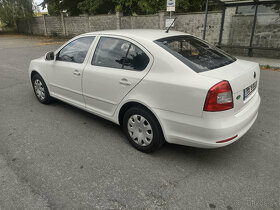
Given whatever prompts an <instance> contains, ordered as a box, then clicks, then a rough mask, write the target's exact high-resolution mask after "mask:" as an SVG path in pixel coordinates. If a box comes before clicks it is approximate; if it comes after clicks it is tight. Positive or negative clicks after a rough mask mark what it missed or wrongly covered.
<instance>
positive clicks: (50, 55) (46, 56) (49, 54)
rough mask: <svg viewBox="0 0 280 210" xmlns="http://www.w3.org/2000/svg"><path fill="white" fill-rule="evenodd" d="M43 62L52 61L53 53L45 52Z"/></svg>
mask: <svg viewBox="0 0 280 210" xmlns="http://www.w3.org/2000/svg"><path fill="white" fill-rule="evenodd" d="M45 60H47V61H51V60H54V52H47V53H46V55H45Z"/></svg>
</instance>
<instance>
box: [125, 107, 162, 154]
mask: <svg viewBox="0 0 280 210" xmlns="http://www.w3.org/2000/svg"><path fill="white" fill-rule="evenodd" d="M137 116H140V117H142V120H143V125H144V126H149V125H150V127H151V131H149V133H150V132H151V133H152V138H151V139H150V140H149V142H150V143H149V144H148V145H140V144H142V143H144V144H145V142H144V141H143V140H140V141H142V143H141V142H138V138H137V137H136V138H135V140H133V139H132V137H131V135H133V132H132V131H129V127H131V128H132V129H134V128H135V127H137V129H139V131H138V130H137V129H134V130H136V132H137V133H138V134H139V132H140V135H141V134H142V132H143V135H146V133H145V134H144V132H148V131H146V130H145V131H144V129H145V128H144V129H142V130H143V131H141V128H140V127H138V126H137V125H133V127H132V126H131V123H133V119H134V118H135V117H137ZM139 119H141V118H139ZM129 120H130V122H129ZM137 120H138V118H137ZM145 120H146V122H145ZM128 123H130V124H128ZM137 123H140V121H138V122H137ZM145 124H147V125H145ZM122 126H123V130H124V132H125V135H126V137H127V139H128V141H129V142H130V144H131V145H132V146H134V147H135V148H136V149H137V150H139V151H141V152H145V153H151V152H154V151H156V150H158V149H159V148H160V147H161V146H162V145H163V143H164V142H165V140H164V136H163V133H162V129H161V126H160V124H159V122H158V120H157V119H156V118H155V116H154V115H153V114H152V113H151V112H150V111H149V110H146V109H144V108H142V107H138V106H137V107H132V108H130V109H128V110H127V111H126V112H125V114H124V118H123V125H122ZM142 128H143V127H142ZM137 133H135V135H137ZM148 135H149V134H148ZM150 135H151V134H150ZM142 138H145V137H141V139H142ZM147 139H149V138H146V139H145V140H147ZM136 141H137V142H138V143H136Z"/></svg>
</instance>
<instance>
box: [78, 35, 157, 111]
mask: <svg viewBox="0 0 280 210" xmlns="http://www.w3.org/2000/svg"><path fill="white" fill-rule="evenodd" d="M91 59H92V60H91V62H88V64H87V66H86V67H85V69H84V73H83V95H84V98H85V102H86V107H87V108H88V109H90V110H91V111H93V112H96V113H99V114H102V115H107V116H111V115H113V113H114V111H115V109H116V107H117V105H118V104H119V103H120V102H121V100H122V99H123V98H124V96H125V95H126V94H127V93H128V92H129V91H130V90H131V89H132V88H133V87H135V86H136V85H137V83H139V82H140V80H141V79H142V78H143V77H144V76H145V75H146V74H147V72H148V71H149V69H150V67H151V65H152V61H153V60H152V56H151V55H150V54H149V52H148V51H147V50H146V49H145V48H143V47H142V46H141V45H139V44H137V43H136V42H134V41H133V40H130V39H125V38H119V37H114V36H101V37H100V38H99V41H98V43H97V46H96V48H95V50H94V52H92V56H91Z"/></svg>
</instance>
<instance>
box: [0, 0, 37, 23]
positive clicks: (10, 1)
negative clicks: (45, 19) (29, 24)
mask: <svg viewBox="0 0 280 210" xmlns="http://www.w3.org/2000/svg"><path fill="white" fill-rule="evenodd" d="M32 2H33V1H32V0H0V20H1V22H3V23H4V24H5V25H6V26H7V27H13V26H15V23H16V19H17V18H30V17H32V15H33V10H32Z"/></svg>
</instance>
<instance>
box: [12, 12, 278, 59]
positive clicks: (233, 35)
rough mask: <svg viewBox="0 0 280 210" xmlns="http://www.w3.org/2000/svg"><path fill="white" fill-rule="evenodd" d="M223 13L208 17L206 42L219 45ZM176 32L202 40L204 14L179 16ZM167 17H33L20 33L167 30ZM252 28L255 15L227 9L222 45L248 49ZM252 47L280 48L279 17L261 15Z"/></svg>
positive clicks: (270, 53)
mask: <svg viewBox="0 0 280 210" xmlns="http://www.w3.org/2000/svg"><path fill="white" fill-rule="evenodd" d="M221 16H222V14H221V12H210V13H209V15H208V22H207V27H206V28H207V32H206V40H207V41H208V42H210V43H212V44H217V43H218V40H219V33H220V24H221ZM175 17H177V20H176V23H175V27H174V29H173V30H177V31H183V32H186V33H189V34H193V35H195V36H198V37H200V38H202V34H203V24H204V13H188V14H176V15H175ZM166 18H168V16H166V14H165V13H159V14H155V15H141V16H129V17H128V16H122V15H121V14H120V13H117V14H113V15H97V16H79V17H65V16H63V15H61V16H45V17H34V18H33V19H31V20H29V21H24V20H23V19H19V20H18V21H17V25H18V31H19V32H21V33H31V34H36V35H46V36H49V35H58V36H69V37H73V36H76V35H79V34H82V33H86V32H90V31H100V30H111V29H137V28H146V29H164V28H165V19H166ZM252 26H253V15H236V14H235V8H228V9H227V10H226V16H225V21H224V31H223V41H222V44H223V45H233V46H249V43H250V35H251V31H252ZM253 46H257V47H273V48H280V17H279V16H277V15H267V14H258V19H257V24H256V31H255V36H254V41H253ZM224 49H226V50H227V51H229V52H230V53H233V54H240V55H246V54H247V52H248V50H247V49H238V48H237V49H236V48H224ZM254 55H255V56H256V55H258V56H266V57H279V58H280V51H264V50H254Z"/></svg>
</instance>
